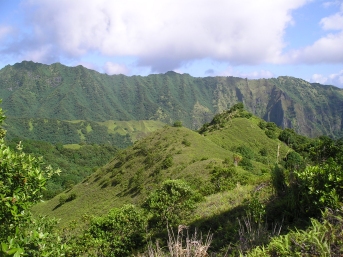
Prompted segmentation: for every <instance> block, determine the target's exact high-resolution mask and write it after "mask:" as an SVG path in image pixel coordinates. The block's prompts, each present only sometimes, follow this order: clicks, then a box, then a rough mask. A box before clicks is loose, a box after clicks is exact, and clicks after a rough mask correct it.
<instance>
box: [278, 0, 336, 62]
mask: <svg viewBox="0 0 343 257" xmlns="http://www.w3.org/2000/svg"><path fill="white" fill-rule="evenodd" d="M319 24H320V26H321V27H322V29H323V30H324V31H328V34H327V35H325V36H324V37H322V38H319V39H318V40H317V41H315V42H314V43H313V44H312V45H310V46H307V47H304V48H302V49H298V50H294V51H291V52H289V53H288V54H287V55H285V56H284V59H283V62H284V63H307V64H316V63H342V62H343V47H342V46H343V3H342V2H341V3H340V11H339V12H337V13H335V14H333V15H331V16H328V17H324V18H322V19H321V21H320V23H319Z"/></svg>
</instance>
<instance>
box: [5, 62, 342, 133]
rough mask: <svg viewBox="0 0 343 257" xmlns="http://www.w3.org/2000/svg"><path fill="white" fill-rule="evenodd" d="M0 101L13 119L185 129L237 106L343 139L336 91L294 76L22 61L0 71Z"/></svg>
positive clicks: (286, 124)
mask: <svg viewBox="0 0 343 257" xmlns="http://www.w3.org/2000/svg"><path fill="white" fill-rule="evenodd" d="M0 98H2V99H3V103H2V108H3V109H4V110H5V111H6V115H7V116H13V117H21V118H48V119H60V120H90V121H105V120H159V121H163V122H165V123H169V124H172V123H173V122H174V121H175V120H181V121H182V123H183V124H184V126H186V127H189V128H191V129H198V128H199V127H201V126H202V124H203V123H205V122H209V121H210V120H211V119H212V118H213V116H214V115H215V114H217V113H220V112H222V111H224V110H227V109H228V108H230V107H231V106H233V105H234V104H236V103H237V102H243V103H244V105H245V107H246V109H247V110H249V111H250V112H252V113H253V114H255V115H257V116H259V117H261V118H264V119H265V120H267V121H272V122H275V123H276V124H277V125H278V126H281V127H284V128H285V127H290V128H293V129H294V130H295V131H297V132H298V133H300V134H304V135H307V136H311V137H314V136H318V135H321V134H326V135H330V136H336V137H338V136H341V135H342V133H341V130H342V123H343V119H342V117H343V91H342V89H339V88H335V87H333V86H324V85H320V84H310V83H308V82H306V81H304V80H301V79H297V78H293V77H278V78H272V79H258V80H248V79H244V78H236V77H206V78H195V77H192V76H190V75H188V74H178V73H175V72H167V73H166V74H154V75H149V76H146V77H142V76H131V77H127V76H124V75H114V76H108V75H106V74H100V73H98V72H95V71H92V70H89V69H86V68H84V67H82V66H78V67H66V66H63V65H61V64H52V65H43V64H37V63H33V62H22V63H20V64H15V65H13V66H10V65H8V66H6V67H5V68H3V69H2V70H0Z"/></svg>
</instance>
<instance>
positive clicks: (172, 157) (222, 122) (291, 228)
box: [0, 103, 343, 256]
mask: <svg viewBox="0 0 343 257" xmlns="http://www.w3.org/2000/svg"><path fill="white" fill-rule="evenodd" d="M0 112H1V110H0ZM0 114H1V113H0ZM0 117H2V116H1V115H0ZM68 147H71V148H73V147H74V145H69V146H68ZM81 149H82V148H81ZM18 151H19V150H18ZM0 154H1V158H2V162H0V165H1V169H2V170H3V171H4V172H2V173H1V176H2V177H1V178H2V180H1V185H4V186H3V187H0V190H1V191H0V193H1V195H2V198H1V201H2V205H0V207H1V208H2V212H1V213H4V214H2V216H0V218H1V219H2V220H3V221H9V222H2V223H0V225H1V228H2V229H1V230H0V231H1V232H0V239H2V249H1V251H2V253H11V254H14V253H18V254H20V253H22V252H23V251H25V253H35V254H37V253H39V254H40V253H42V252H44V253H46V254H48V253H49V254H51V253H52V255H58V256H63V255H67V256H169V255H168V254H167V253H166V252H168V250H169V251H170V256H175V255H176V252H177V253H183V254H184V253H187V254H188V256H199V255H195V252H196V251H200V252H201V253H202V254H201V255H200V256H208V255H215V256H242V255H246V256H298V255H299V256H303V255H304V256H340V255H341V254H342V253H343V247H342V239H343V235H342V229H341V228H342V224H343V222H342V217H343V212H342V207H343V205H342V202H343V198H342V196H343V179H342V174H343V173H342V167H343V140H333V139H331V138H329V137H327V136H321V137H318V138H315V139H311V138H307V137H304V136H301V135H299V134H297V133H295V132H294V131H293V130H291V129H284V130H283V129H280V128H278V127H277V126H276V124H275V123H272V122H266V121H264V120H262V119H260V118H257V117H256V116H253V115H252V114H251V113H249V112H247V111H246V110H244V106H243V104H242V103H239V104H236V105H234V106H232V107H231V108H230V109H229V110H226V111H224V112H222V113H220V114H217V115H215V116H214V118H213V120H212V121H211V122H210V123H205V124H204V125H203V126H202V127H201V128H200V129H199V131H197V132H196V131H192V130H190V129H188V128H185V127H182V125H181V122H175V123H174V124H173V126H172V127H171V126H168V125H166V126H164V127H163V128H162V129H159V130H157V131H154V132H152V133H150V134H149V135H148V136H147V137H145V138H143V139H140V140H138V141H136V142H135V143H134V145H133V146H130V147H128V148H126V149H124V150H121V151H119V152H117V153H116V154H115V156H114V158H113V159H112V160H111V161H110V162H108V163H107V164H106V165H105V166H102V167H101V168H99V169H98V170H96V171H95V172H94V173H92V174H91V175H89V176H88V177H87V178H85V179H84V180H83V181H82V182H81V183H79V184H77V185H75V186H73V187H71V188H69V189H68V190H66V191H64V192H62V193H61V194H59V195H58V196H56V197H54V198H53V199H51V200H49V201H46V202H40V203H38V204H36V205H35V206H33V208H32V209H31V210H32V211H33V212H34V216H33V217H30V216H29V215H30V209H28V208H29V207H30V206H31V205H33V203H35V202H38V200H39V194H38V193H37V192H39V191H40V189H42V187H43V186H44V180H45V178H44V177H43V174H44V175H47V176H48V175H49V174H50V173H51V172H52V171H51V170H49V169H48V170H46V171H44V169H39V168H36V161H37V159H35V158H34V157H30V156H26V155H23V154H20V155H16V154H14V153H12V152H11V151H10V150H9V149H7V148H6V146H5V144H3V140H1V151H0ZM18 163H19V164H20V165H19V166H18ZM13 164H16V165H13ZM30 165H31V166H32V167H35V169H34V170H31V168H30V167H31V166H30ZM12 170H13V171H12ZM12 191H13V192H12ZM27 192H29V193H28V194H27ZM30 192H31V193H32V195H33V197H34V198H27V197H26V196H29V195H30V196H31V194H30ZM30 199H32V200H30ZM18 210H19V211H18ZM21 210H25V211H24V212H22V211H21ZM23 215H24V216H23ZM39 215H47V216H48V217H57V218H58V219H60V223H59V225H58V227H55V226H54V224H56V222H55V221H54V220H48V219H47V218H42V217H41V216H39ZM12 224H14V225H12ZM167 225H169V226H167ZM18 228H20V229H18ZM195 228H197V229H198V231H201V232H194V233H193V232H192V231H193V229H195ZM4 231H5V232H4ZM207 232H208V233H209V234H208V235H209V237H208V238H207V239H208V241H207V239H205V237H202V235H203V233H207ZM189 233H193V235H192V238H191V239H190V237H189V236H190V234H189ZM168 236H169V241H167V238H168ZM212 236H213V237H212ZM199 237H200V238H199ZM6 240H7V241H6ZM205 240H206V241H205ZM181 241H182V242H184V244H181ZM155 242H156V243H155ZM37 246H39V247H37ZM41 246H42V248H40V247H41ZM209 246H210V247H209ZM16 247H21V248H16ZM208 247H209V248H208ZM39 254H38V255H39Z"/></svg>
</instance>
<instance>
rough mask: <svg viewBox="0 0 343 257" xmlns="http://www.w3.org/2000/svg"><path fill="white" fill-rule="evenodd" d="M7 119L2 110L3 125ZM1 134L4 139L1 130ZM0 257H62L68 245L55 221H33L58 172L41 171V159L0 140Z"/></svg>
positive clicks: (39, 219) (48, 169)
mask: <svg viewBox="0 0 343 257" xmlns="http://www.w3.org/2000/svg"><path fill="white" fill-rule="evenodd" d="M3 119H4V116H3V114H2V110H1V109H0V123H1V122H2V120H3ZM1 134H2V135H4V132H3V130H2V129H1ZM0 160H1V161H0V170H1V172H0V242H1V252H0V253H1V256H21V255H24V256H38V255H40V256H47V255H50V254H52V255H54V256H63V255H64V252H65V249H66V245H65V244H64V243H63V242H62V240H61V238H60V237H59V236H58V235H57V234H56V233H55V232H54V230H53V229H54V227H55V225H56V221H55V220H48V219H46V218H37V219H35V218H33V217H32V215H31V212H30V207H31V206H32V205H34V204H35V203H37V202H38V201H39V200H40V199H41V198H42V190H44V186H45V184H46V181H47V179H48V178H50V177H51V176H52V175H54V174H55V173H59V172H60V171H59V170H53V169H52V168H51V167H47V168H44V169H42V168H41V164H42V161H41V159H39V158H35V157H32V156H30V155H26V154H25V153H23V152H22V146H21V145H20V144H18V146H17V151H13V150H12V149H10V148H9V147H8V146H6V145H5V143H4V140H3V138H1V139H0Z"/></svg>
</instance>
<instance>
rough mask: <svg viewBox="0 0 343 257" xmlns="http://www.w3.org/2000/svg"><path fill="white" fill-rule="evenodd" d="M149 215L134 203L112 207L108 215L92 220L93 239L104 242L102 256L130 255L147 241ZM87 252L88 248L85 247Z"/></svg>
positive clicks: (91, 231) (90, 231)
mask: <svg viewBox="0 0 343 257" xmlns="http://www.w3.org/2000/svg"><path fill="white" fill-rule="evenodd" d="M146 226H147V217H146V216H145V215H144V213H143V211H142V210H140V209H138V208H137V207H135V206H134V205H130V204H128V205H124V206H123V207H121V208H114V209H112V210H111V211H110V212H109V213H108V214H107V216H105V217H98V218H94V219H93V220H91V224H90V229H89V233H90V235H91V237H92V239H93V241H97V242H99V241H100V242H102V247H103V250H102V251H101V252H102V254H103V255H102V256H129V255H130V254H131V253H132V249H139V247H142V246H143V245H144V244H145V242H146V238H145V232H146ZM83 251H84V252H87V251H88V249H83Z"/></svg>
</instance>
